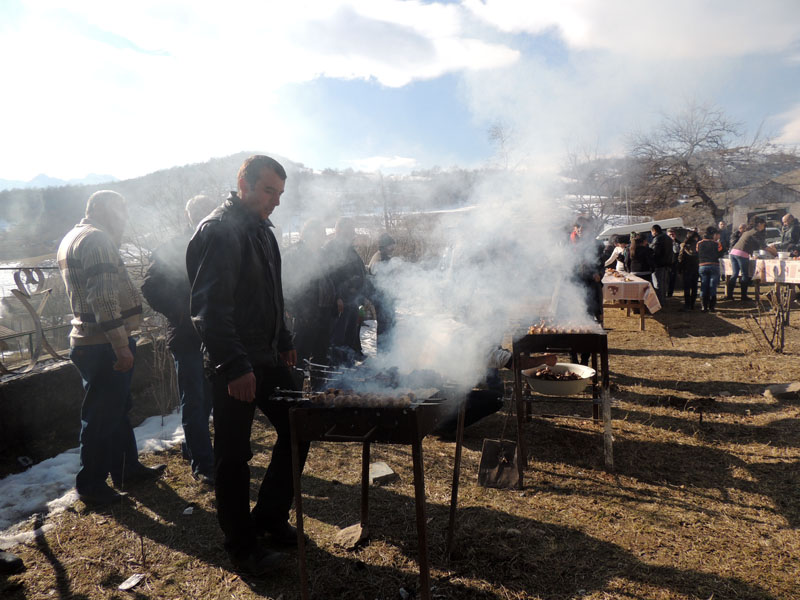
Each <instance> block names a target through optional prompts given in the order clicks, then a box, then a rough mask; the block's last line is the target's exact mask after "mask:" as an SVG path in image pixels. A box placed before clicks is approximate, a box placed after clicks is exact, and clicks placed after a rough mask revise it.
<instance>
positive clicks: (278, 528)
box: [258, 521, 297, 547]
mask: <svg viewBox="0 0 800 600" xmlns="http://www.w3.org/2000/svg"><path fill="white" fill-rule="evenodd" d="M258 535H259V536H262V537H267V538H268V539H269V541H271V542H274V543H275V544H278V545H279V546H286V547H297V528H296V527H293V526H292V525H290V524H289V522H288V521H282V522H281V523H277V524H275V523H273V524H270V525H268V526H264V527H262V528H260V529H259V531H258Z"/></svg>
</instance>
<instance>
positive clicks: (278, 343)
mask: <svg viewBox="0 0 800 600" xmlns="http://www.w3.org/2000/svg"><path fill="white" fill-rule="evenodd" d="M285 181H286V172H285V171H284V169H283V167H282V166H281V165H280V164H279V163H278V162H277V161H275V160H274V159H272V158H270V157H268V156H261V155H256V156H251V157H250V158H248V159H247V160H246V161H245V162H244V164H243V165H242V167H241V168H240V169H239V175H238V187H239V193H238V194H236V193H233V192H232V193H231V195H230V196H229V197H228V199H227V200H226V201H225V203H224V204H223V205H222V206H220V207H219V208H217V209H216V210H214V212H212V213H211V214H210V215H209V216H208V217H206V218H205V219H204V220H203V221H202V222H201V223H200V225H199V226H198V228H197V231H196V232H195V234H194V236H193V237H192V240H191V241H190V242H189V247H188V249H187V252H186V266H187V270H188V273H189V280H190V281H191V284H192V297H191V315H192V323H193V325H194V327H195V329H196V330H197V332H198V334H199V335H200V339H201V340H202V341H203V347H204V351H205V354H206V360H207V362H208V363H209V366H210V369H211V372H212V375H211V382H212V386H213V395H214V459H215V480H216V482H215V492H216V500H217V518H218V520H219V523H220V527H221V528H222V531H223V532H224V534H225V549H226V550H227V551H228V554H229V556H230V558H231V560H232V562H233V563H234V566H235V567H237V568H238V569H241V570H244V571H247V572H250V573H253V574H256V575H259V574H264V573H266V572H267V571H269V570H271V569H272V568H274V567H275V566H276V565H277V564H278V563H279V562H281V560H282V559H283V558H284V555H283V554H282V553H279V552H274V551H272V550H270V549H268V548H267V547H266V546H264V545H263V543H262V541H261V536H262V535H269V536H270V537H271V538H272V540H273V541H274V542H277V543H281V544H284V545H292V544H294V543H295V542H296V532H295V530H294V528H293V527H292V526H291V525H289V523H288V518H289V508H290V507H291V504H292V498H293V487H292V469H291V445H290V439H289V419H288V412H287V409H286V405H285V404H282V403H277V402H273V401H271V399H270V396H271V394H272V392H273V391H274V389H275V388H277V387H280V388H294V387H295V386H294V384H293V381H292V378H291V376H290V372H289V367H292V366H294V364H295V362H296V360H297V353H296V352H295V350H294V349H293V347H292V342H291V337H290V335H289V330H288V329H287V327H286V323H285V321H284V306H283V291H282V286H281V257H280V250H279V248H278V243H277V241H276V239H275V236H274V235H273V233H272V231H270V227H272V223H271V222H270V220H269V216H270V215H271V214H272V211H273V210H274V209H275V208H276V207H277V206H278V205H279V204H280V197H281V194H282V193H283V189H284V186H285ZM255 406H258V407H259V408H260V409H261V411H262V412H263V413H264V414H265V415H266V416H267V417H268V418H269V420H270V422H271V423H272V425H273V426H274V427H275V430H276V432H277V433H278V439H277V442H276V443H275V446H274V448H273V451H272V460H271V461H270V465H269V467H268V468H267V472H266V475H265V476H264V481H263V482H262V484H261V488H260V490H259V492H258V501H257V502H256V505H255V506H254V507H253V510H252V511H250V470H249V467H248V461H249V460H250V459H251V458H252V456H253V454H252V451H251V449H250V428H251V426H252V422H253V416H254V413H255ZM307 452H308V445H307V444H306V445H304V446H302V447H301V449H300V454H301V463H303V462H305V457H306V454H307Z"/></svg>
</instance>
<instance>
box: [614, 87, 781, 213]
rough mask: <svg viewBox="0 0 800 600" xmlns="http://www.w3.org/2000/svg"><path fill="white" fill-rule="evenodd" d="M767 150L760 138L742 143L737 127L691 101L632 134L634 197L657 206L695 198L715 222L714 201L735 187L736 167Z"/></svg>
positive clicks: (721, 114)
mask: <svg viewBox="0 0 800 600" xmlns="http://www.w3.org/2000/svg"><path fill="white" fill-rule="evenodd" d="M770 149H771V145H770V143H769V141H768V140H764V139H762V138H761V136H760V133H759V134H757V135H756V136H755V138H754V139H753V140H752V141H749V142H746V141H745V140H744V139H743V128H742V124H741V123H738V122H735V121H732V120H731V119H729V118H728V116H727V115H726V114H725V113H724V112H723V111H722V109H720V108H718V107H716V106H712V105H706V104H699V103H696V102H690V103H689V104H688V105H687V107H686V109H685V110H683V111H682V112H680V113H679V114H676V115H666V116H664V118H663V119H662V121H661V122H660V123H659V124H658V125H657V126H656V127H655V129H654V130H652V131H650V132H647V133H635V134H633V135H632V136H631V139H630V143H629V152H630V154H631V156H632V157H633V158H634V159H635V160H636V161H637V162H638V167H639V168H640V174H641V177H640V178H639V180H638V185H637V186H636V187H637V188H638V189H637V190H636V191H637V194H638V195H639V196H642V197H645V198H646V199H647V201H648V202H649V203H652V204H655V205H657V206H659V207H664V206H669V205H670V204H672V203H674V202H676V201H677V199H678V198H680V197H681V196H686V197H688V198H696V199H697V200H698V202H697V203H698V204H703V205H705V206H706V207H707V208H708V209H709V211H710V212H711V214H712V215H713V217H714V220H717V219H720V218H722V215H723V210H721V209H720V208H719V207H718V206H717V203H716V202H715V200H714V197H715V196H716V195H717V194H719V193H720V192H723V191H725V190H727V189H731V188H732V187H734V186H736V185H737V179H739V178H737V177H736V175H737V172H739V171H740V169H741V167H742V166H743V165H749V164H751V163H752V162H753V160H755V158H756V156H757V155H760V154H764V153H766V152H768V151H769V150H770Z"/></svg>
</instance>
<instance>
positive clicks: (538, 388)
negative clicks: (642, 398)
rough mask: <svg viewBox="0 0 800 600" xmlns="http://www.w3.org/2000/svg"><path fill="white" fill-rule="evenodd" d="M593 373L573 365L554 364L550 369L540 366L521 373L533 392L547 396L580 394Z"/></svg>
mask: <svg viewBox="0 0 800 600" xmlns="http://www.w3.org/2000/svg"><path fill="white" fill-rule="evenodd" d="M594 373H595V371H594V369H592V368H591V367H586V366H584V365H576V364H573V363H556V364H555V365H553V366H552V367H548V366H546V365H542V366H539V367H534V368H533V369H525V370H524V371H522V375H523V376H524V377H525V379H526V380H527V382H528V385H530V386H531V389H532V390H533V391H534V392H536V393H538V394H545V395H548V396H571V395H573V394H580V393H581V392H583V391H584V390H585V389H586V386H587V385H589V384H590V383H591V382H592V377H594Z"/></svg>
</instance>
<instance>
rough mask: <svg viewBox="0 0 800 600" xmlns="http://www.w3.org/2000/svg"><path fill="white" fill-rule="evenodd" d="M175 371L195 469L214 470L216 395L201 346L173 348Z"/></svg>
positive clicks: (209, 473)
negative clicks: (211, 427) (211, 425)
mask: <svg viewBox="0 0 800 600" xmlns="http://www.w3.org/2000/svg"><path fill="white" fill-rule="evenodd" d="M171 352H172V358H173V359H175V372H176V373H177V375H178V393H179V394H180V398H181V424H182V425H183V435H184V437H185V438H186V441H185V444H186V446H185V449H186V454H187V456H188V457H189V462H190V464H191V465H192V472H193V473H202V474H203V475H212V474H213V473H214V451H213V449H212V448H211V434H209V432H208V417H209V415H211V406H212V404H213V396H212V393H211V382H209V381H208V379H206V377H205V373H204V371H203V353H202V352H201V351H200V348H188V349H184V348H180V349H174V348H173V349H172V350H171Z"/></svg>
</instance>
